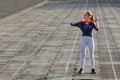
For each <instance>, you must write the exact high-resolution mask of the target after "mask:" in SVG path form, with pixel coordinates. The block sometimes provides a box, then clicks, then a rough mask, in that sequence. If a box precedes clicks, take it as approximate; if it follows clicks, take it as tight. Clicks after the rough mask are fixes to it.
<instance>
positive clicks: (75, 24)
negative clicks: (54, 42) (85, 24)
mask: <svg viewBox="0 0 120 80" xmlns="http://www.w3.org/2000/svg"><path fill="white" fill-rule="evenodd" d="M79 24H80V22H76V23H71V26H79Z"/></svg>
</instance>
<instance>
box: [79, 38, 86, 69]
mask: <svg viewBox="0 0 120 80" xmlns="http://www.w3.org/2000/svg"><path fill="white" fill-rule="evenodd" d="M85 47H86V39H85V37H81V39H80V67H81V68H84V62H85Z"/></svg>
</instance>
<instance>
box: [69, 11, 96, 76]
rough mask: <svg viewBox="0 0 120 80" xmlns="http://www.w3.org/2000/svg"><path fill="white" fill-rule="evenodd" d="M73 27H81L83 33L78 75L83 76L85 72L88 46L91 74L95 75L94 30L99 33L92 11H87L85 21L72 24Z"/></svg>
mask: <svg viewBox="0 0 120 80" xmlns="http://www.w3.org/2000/svg"><path fill="white" fill-rule="evenodd" d="M95 23H96V24H95ZM71 25H72V26H77V27H79V28H80V29H81V31H82V37H81V39H80V53H81V55H80V70H79V71H78V73H79V74H81V73H82V72H83V69H84V61H85V60H84V59H85V48H86V46H88V48H89V53H90V59H91V66H92V69H91V74H95V73H96V72H95V60H94V39H93V37H92V30H93V29H95V30H97V31H98V23H97V20H94V15H93V13H92V12H91V11H87V12H86V13H85V15H84V21H80V22H77V23H71Z"/></svg>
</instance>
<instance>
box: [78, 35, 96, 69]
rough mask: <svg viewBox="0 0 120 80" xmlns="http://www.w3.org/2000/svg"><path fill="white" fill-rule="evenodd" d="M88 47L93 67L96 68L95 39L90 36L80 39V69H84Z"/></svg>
mask: <svg viewBox="0 0 120 80" xmlns="http://www.w3.org/2000/svg"><path fill="white" fill-rule="evenodd" d="M86 46H88V48H89V53H90V59H91V66H92V68H95V60H94V39H93V38H92V37H89V36H82V37H81V39H80V67H81V68H83V67H84V62H85V53H86V52H85V48H86Z"/></svg>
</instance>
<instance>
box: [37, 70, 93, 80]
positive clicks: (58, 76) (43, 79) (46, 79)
mask: <svg viewBox="0 0 120 80" xmlns="http://www.w3.org/2000/svg"><path fill="white" fill-rule="evenodd" d="M84 74H90V72H86V73H83V74H75V76H73V74H61V75H57V76H47V77H43V78H39V79H35V80H54V79H61V78H64V77H73V78H74V77H76V76H82V75H84ZM77 80H94V79H77Z"/></svg>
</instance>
